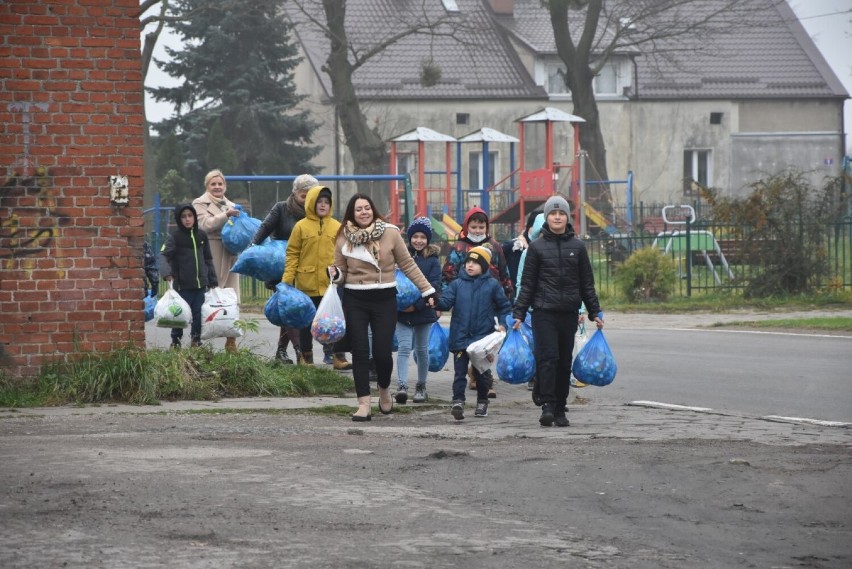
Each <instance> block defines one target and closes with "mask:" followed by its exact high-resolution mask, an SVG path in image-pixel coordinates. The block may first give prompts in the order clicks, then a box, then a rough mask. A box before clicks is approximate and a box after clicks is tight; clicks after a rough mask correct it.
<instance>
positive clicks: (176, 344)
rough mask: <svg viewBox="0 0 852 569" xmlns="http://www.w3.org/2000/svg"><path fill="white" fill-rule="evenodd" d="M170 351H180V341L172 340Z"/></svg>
mask: <svg viewBox="0 0 852 569" xmlns="http://www.w3.org/2000/svg"><path fill="white" fill-rule="evenodd" d="M172 349H173V350H179V349H180V340H172Z"/></svg>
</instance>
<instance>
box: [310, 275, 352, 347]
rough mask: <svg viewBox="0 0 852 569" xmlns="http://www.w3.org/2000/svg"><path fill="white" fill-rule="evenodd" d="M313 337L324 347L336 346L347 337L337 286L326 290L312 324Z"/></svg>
mask: <svg viewBox="0 0 852 569" xmlns="http://www.w3.org/2000/svg"><path fill="white" fill-rule="evenodd" d="M311 335H312V336H313V337H314V338H316V341H317V342H319V343H320V344H323V345H328V344H334V343H336V342H338V341H340V340H342V339H343V336H345V335H346V319H345V318H344V316H343V305H342V304H341V303H340V296H339V295H338V294H337V285H331V286H329V287H328V288H327V289H325V294H324V295H323V296H322V300H321V301H320V303H319V306H318V307H317V314H316V316H314V321H313V323H312V324H311Z"/></svg>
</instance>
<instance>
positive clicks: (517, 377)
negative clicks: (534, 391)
mask: <svg viewBox="0 0 852 569" xmlns="http://www.w3.org/2000/svg"><path fill="white" fill-rule="evenodd" d="M534 375H535V356H534V355H533V351H532V350H531V349H530V345H529V343H527V341H526V340H525V339H524V335H523V333H522V332H521V331H520V329H518V330H514V329H512V328H509V333H508V334H507V335H506V341H505V342H503V346H502V347H501V348H500V351H499V352H498V353H497V377H498V378H499V379H500V380H501V381H505V382H506V383H512V384H520V383H527V382H528V381H529V380H531V379H532V378H533V376H534Z"/></svg>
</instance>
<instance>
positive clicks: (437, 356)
mask: <svg viewBox="0 0 852 569" xmlns="http://www.w3.org/2000/svg"><path fill="white" fill-rule="evenodd" d="M413 355H414V362H415V363H417V352H413ZM449 357H450V335H449V332H448V331H447V329H446V328H444V327H443V326H441V323H440V322H438V321H437V320H436V321H435V322H433V323H432V327H431V328H430V329H429V371H431V372H433V373H434V372H436V371H441V370H442V369H444V366H445V365H447V360H448V359H449Z"/></svg>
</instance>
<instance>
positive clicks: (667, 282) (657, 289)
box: [615, 247, 676, 302]
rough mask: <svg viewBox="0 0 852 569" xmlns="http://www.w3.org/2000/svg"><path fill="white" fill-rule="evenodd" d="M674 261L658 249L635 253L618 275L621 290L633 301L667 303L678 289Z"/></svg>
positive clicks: (620, 268) (646, 248)
mask: <svg viewBox="0 0 852 569" xmlns="http://www.w3.org/2000/svg"><path fill="white" fill-rule="evenodd" d="M675 271H676V267H675V264H674V261H672V260H671V259H670V258H669V257H668V256H666V255H665V254H664V253H663V252H662V251H660V250H659V249H657V248H656V247H644V248H642V249H639V250H637V251H636V252H634V253H633V254H632V255H630V257H628V258H627V260H626V261H625V262H624V263H623V264H622V265H621V267H619V269H618V272H617V273H616V275H615V282H616V285H617V286H618V290H619V291H621V293H622V294H623V295H624V297H625V298H626V299H627V300H628V301H630V302H649V301H659V300H666V299H667V298H668V297H669V295H670V294H671V293H672V292H673V291H674V289H675V283H676V276H675Z"/></svg>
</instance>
